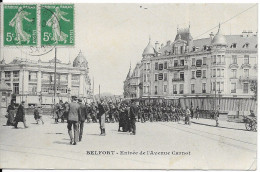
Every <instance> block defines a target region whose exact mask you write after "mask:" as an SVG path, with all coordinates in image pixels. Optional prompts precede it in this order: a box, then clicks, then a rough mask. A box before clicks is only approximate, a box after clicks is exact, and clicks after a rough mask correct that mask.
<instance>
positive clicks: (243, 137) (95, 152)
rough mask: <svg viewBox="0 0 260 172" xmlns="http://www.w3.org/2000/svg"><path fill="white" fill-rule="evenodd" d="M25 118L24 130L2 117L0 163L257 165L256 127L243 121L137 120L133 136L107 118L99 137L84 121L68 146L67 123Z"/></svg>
mask: <svg viewBox="0 0 260 172" xmlns="http://www.w3.org/2000/svg"><path fill="white" fill-rule="evenodd" d="M26 118H27V124H28V125H29V128H28V129H24V128H23V124H22V123H19V124H18V127H19V129H13V127H11V126H4V125H5V122H6V118H4V117H3V116H1V118H0V124H1V126H0V130H1V132H0V164H1V165H2V166H1V167H0V168H31V169H34V168H43V169H54V168H55V169H141V168H142V169H204V170H206V169H220V168H221V169H232V170H239V169H241V170H242V169H251V170H252V169H256V151H257V132H250V131H245V130H244V129H245V128H244V124H238V123H230V125H229V124H228V122H225V121H223V123H222V121H220V127H219V128H218V127H214V121H213V120H206V119H200V120H196V119H193V120H192V121H193V123H192V124H191V125H190V126H188V125H184V124H183V121H181V122H180V123H179V124H178V123H177V122H154V123H150V122H146V123H140V122H138V123H136V126H137V135H130V134H129V133H124V132H118V131H117V130H118V123H108V124H106V133H107V135H106V136H99V134H100V131H99V125H98V123H85V127H84V134H83V139H82V141H81V142H79V143H78V144H77V145H70V144H69V142H70V140H69V136H68V133H67V125H66V123H59V124H54V119H52V117H51V116H44V117H43V119H44V121H45V124H44V125H41V124H39V125H37V124H36V122H35V121H34V119H33V116H32V115H27V116H26ZM194 122H196V123H194ZM222 124H223V125H222ZM221 125H222V127H221ZM227 125H228V126H230V127H226V126H227Z"/></svg>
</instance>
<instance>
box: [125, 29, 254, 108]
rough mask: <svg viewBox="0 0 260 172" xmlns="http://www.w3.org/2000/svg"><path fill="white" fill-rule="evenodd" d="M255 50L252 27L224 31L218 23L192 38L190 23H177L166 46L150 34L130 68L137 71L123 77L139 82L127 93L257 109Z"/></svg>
mask: <svg viewBox="0 0 260 172" xmlns="http://www.w3.org/2000/svg"><path fill="white" fill-rule="evenodd" d="M257 56H258V53H257V33H256V34H253V32H252V31H248V32H246V31H243V33H242V34H241V35H223V34H221V28H220V26H219V28H218V31H217V33H216V34H215V35H214V34H213V33H211V34H210V36H209V37H208V38H203V39H197V40H193V38H192V36H191V33H190V28H185V29H177V34H176V37H175V39H174V41H173V42H171V41H167V43H166V45H165V46H164V45H163V44H161V46H160V45H159V43H158V42H156V43H155V46H154V47H153V45H152V43H151V40H150V39H149V43H148V45H147V46H146V48H145V49H144V52H143V54H142V60H141V62H140V63H138V64H137V65H136V67H135V70H134V71H139V73H138V75H135V74H134V73H135V72H133V73H132V75H131V76H128V77H127V78H126V81H125V83H131V82H133V83H135V82H136V81H137V82H138V83H136V84H135V85H133V86H132V88H131V87H130V88H129V89H130V90H132V93H131V94H130V96H129V95H127V97H130V98H140V99H142V100H144V99H149V100H153V101H158V100H160V101H168V102H169V101H171V102H172V103H174V104H178V105H181V106H182V107H185V106H189V107H190V106H191V105H192V106H193V107H196V106H199V107H200V108H201V109H205V110H211V109H215V108H217V107H220V109H221V110H222V111H233V110H234V111H249V110H250V109H253V110H256V109H257V106H256V101H255V100H254V99H253V97H254V92H253V91H251V89H250V86H251V83H252V82H255V81H257V58H258V57H257ZM129 73H130V72H129ZM137 85H138V86H139V87H138V86H137ZM130 86H131V85H130ZM131 95H136V96H131ZM125 96H126V95H125Z"/></svg>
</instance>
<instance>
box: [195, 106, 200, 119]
mask: <svg viewBox="0 0 260 172" xmlns="http://www.w3.org/2000/svg"><path fill="white" fill-rule="evenodd" d="M196 119H200V109H199V106H197V108H196Z"/></svg>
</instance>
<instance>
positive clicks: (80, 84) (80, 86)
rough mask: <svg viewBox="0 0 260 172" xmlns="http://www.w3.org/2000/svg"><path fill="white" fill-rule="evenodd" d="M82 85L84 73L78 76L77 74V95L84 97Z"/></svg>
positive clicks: (83, 83)
mask: <svg viewBox="0 0 260 172" xmlns="http://www.w3.org/2000/svg"><path fill="white" fill-rule="evenodd" d="M84 87H86V83H85V80H84V74H80V76H79V97H84Z"/></svg>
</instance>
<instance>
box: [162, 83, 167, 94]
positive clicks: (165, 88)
mask: <svg viewBox="0 0 260 172" xmlns="http://www.w3.org/2000/svg"><path fill="white" fill-rule="evenodd" d="M163 92H165V93H166V92H167V85H164V86H163Z"/></svg>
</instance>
